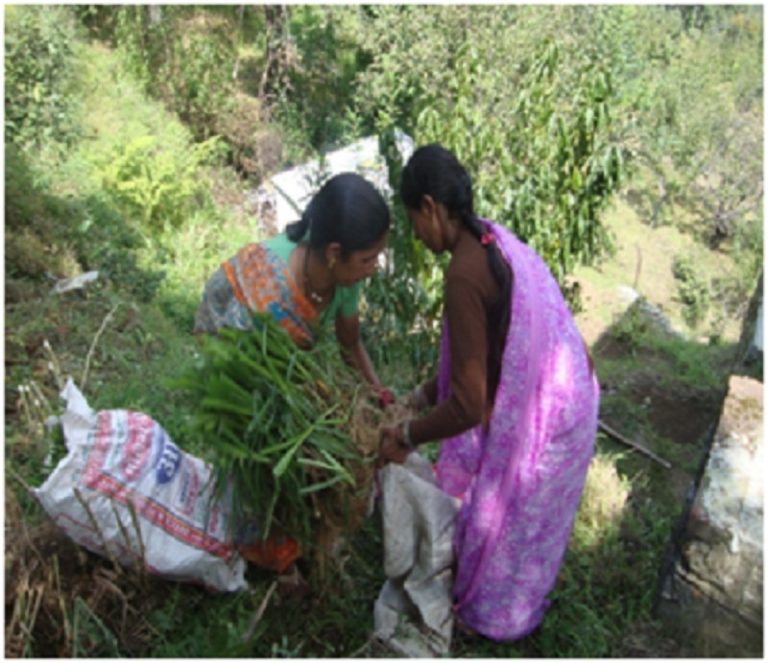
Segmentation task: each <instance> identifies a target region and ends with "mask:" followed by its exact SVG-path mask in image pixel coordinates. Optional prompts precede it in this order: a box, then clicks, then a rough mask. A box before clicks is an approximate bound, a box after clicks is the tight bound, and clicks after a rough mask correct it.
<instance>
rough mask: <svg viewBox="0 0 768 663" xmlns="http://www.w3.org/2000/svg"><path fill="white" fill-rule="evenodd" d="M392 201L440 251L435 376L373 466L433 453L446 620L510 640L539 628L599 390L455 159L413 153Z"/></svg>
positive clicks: (558, 302)
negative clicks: (447, 566) (445, 549)
mask: <svg viewBox="0 0 768 663" xmlns="http://www.w3.org/2000/svg"><path fill="white" fill-rule="evenodd" d="M400 195H401V197H402V199H403V201H404V203H405V206H406V210H407V212H408V216H409V218H410V219H411V221H412V223H413V225H414V230H415V232H416V236H417V237H418V238H419V239H420V240H421V241H422V242H424V243H425V244H426V245H427V247H428V248H429V249H430V250H432V251H433V252H435V253H442V252H443V251H448V252H450V253H451V260H450V263H449V265H448V268H447V270H446V274H445V286H444V287H445V298H444V306H445V311H444V324H443V336H442V342H441V350H440V365H439V371H438V374H437V375H436V376H435V377H434V378H433V379H432V380H430V381H428V382H426V383H425V384H423V385H421V386H420V387H418V388H417V389H416V390H415V391H414V393H413V394H412V395H411V402H412V403H413V404H414V405H416V406H417V407H418V408H419V409H422V408H423V409H426V408H427V407H429V406H431V408H430V409H429V410H428V411H427V412H426V413H424V414H422V415H421V416H419V417H417V418H415V419H412V420H410V421H405V422H403V423H402V424H401V425H398V426H393V427H389V428H385V429H383V430H382V437H381V446H380V454H381V457H382V459H383V460H385V461H392V462H403V461H404V460H405V458H406V457H407V455H408V453H410V451H411V450H413V449H414V448H415V446H416V445H418V444H421V443H424V442H428V441H431V440H442V445H441V447H440V455H439V459H438V463H437V475H438V482H439V485H440V486H441V488H442V489H443V490H445V491H446V492H448V493H449V494H451V495H454V496H456V497H459V498H461V500H462V506H461V510H460V512H459V516H458V520H457V523H456V534H455V542H454V546H455V552H456V560H457V561H456V577H455V584H454V600H455V611H456V616H457V617H458V619H459V620H460V621H461V623H463V624H464V625H465V626H466V627H469V628H470V629H472V630H474V631H476V632H477V633H480V634H482V635H484V636H486V637H489V638H492V639H494V640H503V641H508V640H515V639H518V638H521V637H523V636H525V635H526V634H528V633H530V632H531V631H532V630H533V629H535V628H536V627H537V626H538V625H539V624H540V623H541V620H542V619H543V617H544V613H545V612H546V610H547V607H548V605H549V602H548V600H547V594H549V592H550V591H551V590H552V588H553V586H554V584H555V581H556V579H557V573H558V570H559V568H560V565H561V563H562V559H563V555H564V554H565V550H566V547H567V544H568V539H569V537H570V534H571V530H572V527H573V522H574V517H575V515H576V510H577V508H578V504H579V499H580V496H581V493H582V489H583V487H584V481H585V478H586V474H587V469H588V466H589V463H590V459H591V457H592V454H593V447H594V441H595V434H596V430H597V415H598V402H599V386H598V383H597V380H596V378H595V375H594V371H593V369H592V363H591V360H590V358H589V353H588V352H587V349H586V346H585V345H584V342H583V340H582V338H581V335H580V333H579V331H578V329H577V328H576V326H575V324H574V321H573V318H572V316H571V313H570V311H569V309H568V307H567V305H566V302H565V301H564V299H563V297H562V294H561V292H560V289H559V287H558V285H557V282H556V281H555V279H554V278H553V277H552V275H551V273H550V271H549V269H548V268H547V266H546V264H545V263H544V261H543V260H542V259H541V258H540V257H539V256H538V255H537V254H536V253H535V252H534V251H533V250H532V249H530V248H529V247H527V246H526V245H525V244H523V243H522V242H521V241H520V240H518V239H517V238H516V237H515V236H514V235H513V234H512V233H511V232H509V231H508V230H506V229H505V228H503V227H502V226H500V225H498V224H495V223H492V222H490V221H487V220H483V219H479V218H477V217H476V216H475V214H474V207H473V200H472V184H471V180H470V178H469V176H468V175H467V173H466V171H465V169H464V168H463V166H462V165H461V164H460V163H459V162H458V160H457V159H456V157H455V156H454V155H453V154H452V153H451V152H449V151H448V150H445V149H444V148H442V147H440V146H438V145H428V146H425V147H422V148H420V149H418V150H416V152H414V154H413V156H412V157H411V158H410V160H409V162H408V164H407V165H406V167H405V169H404V170H403V176H402V182H401V189H400Z"/></svg>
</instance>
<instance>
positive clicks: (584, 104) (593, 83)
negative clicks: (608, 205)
mask: <svg viewBox="0 0 768 663" xmlns="http://www.w3.org/2000/svg"><path fill="white" fill-rule="evenodd" d="M560 57H561V56H560V53H559V49H558V48H557V46H556V45H555V44H545V45H543V47H542V50H541V52H540V53H539V54H538V55H537V56H536V58H535V60H534V61H533V62H532V63H530V65H529V66H527V67H526V69H527V73H526V75H525V76H524V77H523V78H522V79H521V80H520V82H519V85H518V90H519V92H518V95H517V99H516V100H515V101H514V103H513V105H511V106H507V107H505V106H501V105H493V104H491V105H487V106H486V105H485V104H483V103H479V102H478V100H477V99H476V98H475V97H474V94H473V91H474V90H475V89H476V88H478V87H482V86H483V84H485V85H488V82H487V81H485V80H483V72H484V71H485V70H484V69H483V67H482V65H481V63H480V60H479V55H478V52H477V51H476V50H475V49H473V48H472V47H468V48H466V50H463V51H461V50H460V52H459V55H458V56H457V58H458V64H457V72H456V80H455V82H454V83H453V86H452V87H453V94H452V98H451V99H450V101H449V102H448V104H450V106H451V108H452V112H450V113H449V112H447V110H448V108H447V107H443V108H441V107H437V106H433V107H431V108H428V109H426V110H425V111H424V112H423V113H422V114H421V115H420V116H419V118H418V124H417V132H416V135H417V138H418V142H419V143H427V142H442V143H443V144H444V145H446V146H447V147H449V148H450V149H453V151H454V152H455V153H456V154H457V156H458V157H459V159H460V160H461V161H462V162H463V163H464V164H465V165H466V167H467V168H468V169H469V171H470V172H472V173H476V177H475V183H474V189H475V195H476V199H477V201H478V207H479V212H480V214H482V215H484V216H486V217H488V218H493V219H496V220H498V221H499V222H501V223H503V224H505V225H507V226H508V227H510V228H511V229H512V230H513V231H514V232H515V233H516V234H517V235H518V236H520V237H521V238H522V239H523V240H524V241H526V242H528V243H529V244H530V245H531V246H533V248H535V249H536V250H537V251H538V252H539V253H540V254H541V255H542V257H543V258H544V259H545V261H546V262H547V263H548V265H549V266H550V269H551V270H552V272H553V274H554V275H555V278H557V280H558V281H559V282H563V280H564V277H565V276H566V275H567V274H568V273H570V272H571V271H572V269H573V267H574V266H575V264H576V262H577V261H579V262H584V263H589V262H591V261H592V260H593V259H594V258H595V257H596V256H597V255H600V253H601V252H602V251H603V250H605V248H606V246H607V237H606V236H605V233H604V232H602V228H601V226H600V222H599V214H598V213H599V211H600V210H601V208H602V207H603V206H604V204H605V202H606V201H607V200H608V197H609V195H610V193H611V192H612V190H613V189H615V187H616V185H617V184H618V180H619V176H620V174H621V169H622V155H621V149H620V148H619V147H618V146H617V145H615V144H612V143H611V142H610V141H608V140H606V136H607V132H608V129H609V122H610V114H609V101H610V96H611V82H610V72H609V71H606V70H604V69H603V68H602V65H601V63H599V62H598V63H593V62H592V61H590V62H588V63H587V64H586V65H585V67H584V69H583V70H581V71H579V72H578V73H577V74H575V77H576V78H577V79H578V81H579V83H580V85H579V86H578V87H576V89H571V88H570V85H569V86H568V92H569V96H570V98H571V103H570V105H569V106H568V107H564V106H562V104H561V102H560V99H561V98H562V96H565V94H564V91H560V90H558V86H559V85H562V84H563V83H562V81H561V80H560V77H559V76H558V68H559V60H560ZM496 84H497V85H500V84H501V81H500V80H499V81H497V82H496ZM489 118H490V119H489Z"/></svg>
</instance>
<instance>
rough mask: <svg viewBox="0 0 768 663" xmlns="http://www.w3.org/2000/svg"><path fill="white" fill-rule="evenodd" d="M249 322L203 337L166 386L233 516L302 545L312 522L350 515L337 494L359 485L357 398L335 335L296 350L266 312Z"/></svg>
mask: <svg viewBox="0 0 768 663" xmlns="http://www.w3.org/2000/svg"><path fill="white" fill-rule="evenodd" d="M254 325H256V330H255V331H241V330H237V329H223V330H221V331H220V333H219V334H217V335H216V336H215V337H204V338H203V339H202V346H201V350H200V354H201V359H200V361H198V362H196V364H195V366H194V367H193V368H191V369H189V370H188V371H187V372H186V373H185V374H184V375H183V376H182V377H181V378H178V379H176V380H173V381H171V382H170V383H169V386H170V387H172V388H179V389H181V390H183V391H184V392H185V393H186V394H187V396H188V398H189V400H190V403H189V407H190V408H191V409H192V411H193V412H194V417H193V421H192V426H191V427H190V430H189V431H188V433H187V435H186V436H185V440H188V441H189V443H190V448H192V449H200V450H202V451H203V453H204V457H206V458H208V459H210V461H211V463H212V465H213V470H214V480H215V482H216V492H217V493H218V494H219V496H223V495H225V494H226V495H227V496H228V498H229V499H230V500H231V502H230V503H231V505H232V513H233V518H234V520H235V522H237V523H241V524H244V523H248V522H251V521H252V522H255V523H258V526H259V530H260V533H259V535H260V537H262V538H264V539H266V538H267V537H268V536H269V534H270V533H271V531H272V528H273V526H276V527H277V528H278V529H279V530H280V531H281V532H286V533H289V534H290V535H291V536H293V537H295V538H296V539H298V540H299V542H300V543H301V544H302V548H303V549H304V550H306V551H309V550H311V549H312V547H313V546H314V545H315V544H316V538H317V530H318V529H319V528H321V527H322V526H324V525H330V522H331V521H333V520H334V519H335V518H338V517H341V519H342V522H341V523H339V524H341V525H343V524H344V522H343V521H344V520H349V518H348V517H347V518H344V516H345V515H347V516H349V514H345V513H344V511H345V504H344V499H343V498H344V496H345V494H346V495H347V497H348V498H349V497H350V496H351V495H353V494H354V493H355V492H356V491H359V492H363V493H364V489H365V488H367V487H368V486H367V482H366V485H363V486H359V485H357V480H359V479H360V478H361V477H362V476H363V475H364V474H365V472H364V469H363V468H362V464H363V463H364V455H363V449H361V448H359V446H358V440H356V439H355V435H354V430H353V425H352V413H353V412H355V411H356V410H357V409H358V407H359V404H360V402H361V401H362V400H363V399H364V396H362V395H361V394H359V392H360V387H359V386H358V385H357V384H356V380H355V379H354V376H353V375H352V371H351V369H350V368H349V367H347V366H346V365H345V364H344V362H343V360H342V358H341V356H340V354H339V352H338V349H337V347H335V346H336V342H335V340H334V339H331V340H326V341H325V342H319V343H317V344H316V345H315V346H314V347H313V348H312V349H311V350H303V349H299V348H297V347H296V345H295V343H294V342H293V340H292V339H291V338H290V337H289V336H288V334H286V333H285V331H284V330H283V328H282V327H281V326H280V325H279V324H278V323H276V322H274V321H273V319H272V318H271V316H264V315H259V316H256V317H254ZM361 469H363V471H362V472H361ZM355 475H357V477H356V476H355ZM362 499H363V501H365V495H364V494H363V495H362ZM347 502H349V499H347ZM346 506H347V508H348V507H349V505H348V504H347V505H346ZM334 509H335V510H340V511H341V513H335V512H334Z"/></svg>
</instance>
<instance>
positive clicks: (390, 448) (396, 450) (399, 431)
mask: <svg viewBox="0 0 768 663" xmlns="http://www.w3.org/2000/svg"><path fill="white" fill-rule="evenodd" d="M411 451H413V449H411V448H410V447H408V446H406V444H405V438H404V435H403V424H398V425H397V426H382V427H381V429H380V431H379V458H378V463H377V464H378V466H379V467H381V466H382V465H384V464H386V463H400V464H401V465H402V464H403V463H404V462H405V459H406V458H408V454H409V453H411Z"/></svg>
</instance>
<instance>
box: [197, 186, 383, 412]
mask: <svg viewBox="0 0 768 663" xmlns="http://www.w3.org/2000/svg"><path fill="white" fill-rule="evenodd" d="M389 223H390V218H389V209H388V208H387V204H386V203H385V202H384V199H383V198H382V197H381V194H379V192H378V191H376V189H375V188H374V186H373V185H372V184H371V183H370V182H368V181H366V180H365V179H363V178H362V177H361V176H360V175H357V174H356V173H341V174H339V175H335V176H334V177H332V178H330V179H329V180H328V181H327V182H326V183H325V184H324V185H323V186H322V187H321V188H320V190H319V191H318V192H317V194H315V196H314V197H313V198H312V200H311V202H310V203H309V205H308V206H307V208H306V209H305V210H304V213H303V214H302V216H301V220H299V221H297V222H296V223H293V224H291V225H289V226H288V227H287V229H286V232H285V233H281V234H279V235H277V236H275V237H273V238H271V239H268V240H266V241H264V242H260V243H254V244H248V245H247V246H245V247H243V248H242V249H240V251H238V252H237V254H236V255H235V256H233V257H232V258H230V259H229V260H227V261H225V262H224V263H223V264H222V265H221V267H220V268H219V269H218V270H217V271H216V272H215V273H214V274H213V276H212V277H211V278H210V279H209V280H208V283H207V284H206V286H205V292H204V294H203V301H202V303H201V305H200V307H199V309H198V311H197V315H196V317H195V327H194V331H195V332H208V333H214V332H216V331H217V330H218V329H219V328H221V327H225V326H226V327H236V328H238V329H250V328H251V327H252V325H253V322H252V316H253V313H254V312H256V311H258V312H269V313H271V314H272V316H273V317H274V319H275V320H276V321H277V322H279V323H280V325H281V326H282V327H283V328H284V329H285V330H286V332H287V333H288V334H290V336H291V338H293V339H294V341H296V343H297V344H298V345H300V346H306V345H309V344H311V343H312V341H313V338H314V336H315V333H316V332H317V330H318V328H319V327H321V326H324V325H325V324H329V323H330V321H331V320H333V322H334V324H335V332H336V338H337V339H338V342H339V346H340V348H341V351H342V354H343V355H344V357H345V359H347V361H348V362H349V363H351V364H352V365H353V366H355V368H357V369H358V370H359V371H360V372H361V373H362V375H363V377H364V378H365V379H366V380H367V381H368V382H369V383H370V384H371V385H372V386H373V387H374V389H376V390H377V392H378V394H379V398H380V400H381V402H382V405H387V404H389V403H391V402H392V401H393V400H394V399H393V397H392V395H391V394H390V392H389V391H388V390H387V389H385V388H384V387H383V386H382V384H381V381H380V380H379V378H378V376H377V375H376V371H375V370H374V368H373V364H372V363H371V360H370V357H369V356H368V353H367V351H366V349H365V346H364V345H363V343H362V339H361V337H360V319H359V315H358V298H359V292H360V281H362V280H363V279H365V278H367V277H369V276H371V275H373V273H374V272H375V271H376V265H377V260H378V257H379V253H381V251H382V250H383V249H384V246H385V244H386V241H387V233H388V231H389Z"/></svg>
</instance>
